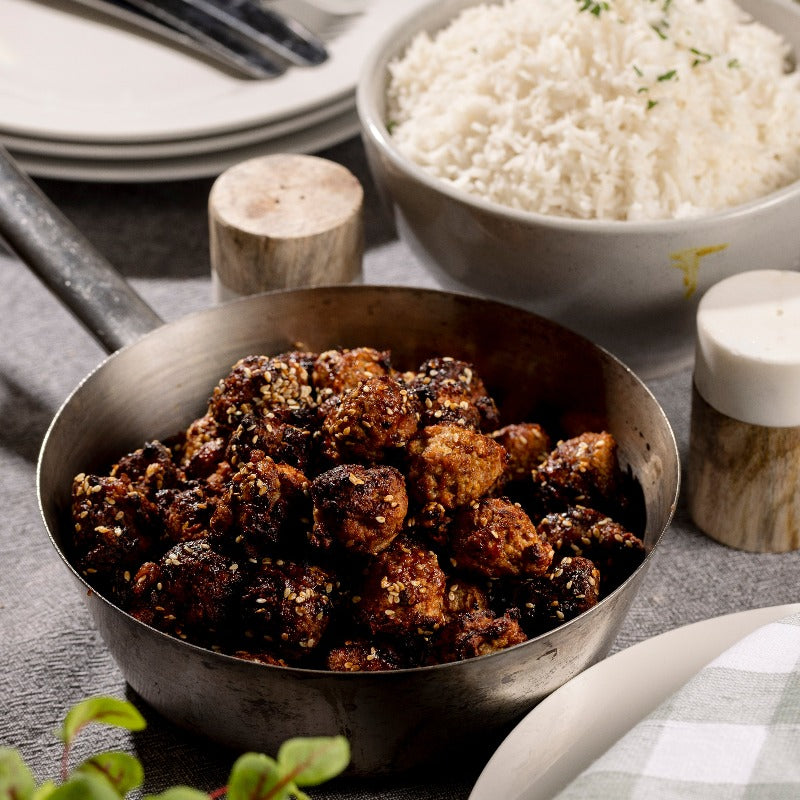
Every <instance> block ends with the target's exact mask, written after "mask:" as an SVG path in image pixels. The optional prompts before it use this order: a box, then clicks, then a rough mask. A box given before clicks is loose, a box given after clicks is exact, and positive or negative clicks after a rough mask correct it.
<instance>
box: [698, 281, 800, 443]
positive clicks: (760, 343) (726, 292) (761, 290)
mask: <svg viewBox="0 0 800 800" xmlns="http://www.w3.org/2000/svg"><path fill="white" fill-rule="evenodd" d="M694 381H695V386H696V387H697V391H698V392H699V393H700V395H701V396H702V397H703V398H704V399H705V400H706V402H707V403H708V404H709V405H711V406H713V407H714V408H715V409H716V410H717V411H719V412H720V413H722V414H724V415H726V416H728V417H732V418H733V419H737V420H740V421H741V422H747V423H750V424H752V425H763V426H767V427H794V426H796V425H800V272H795V271H781V270H757V271H753V272H744V273H741V274H739V275H734V276H732V277H730V278H726V279H725V280H723V281H720V282H719V283H718V284H716V285H714V286H712V287H711V289H709V290H708V291H707V292H706V294H705V295H704V296H703V298H702V300H701V301H700V305H699V307H698V310H697V348H696V353H695V375H694Z"/></svg>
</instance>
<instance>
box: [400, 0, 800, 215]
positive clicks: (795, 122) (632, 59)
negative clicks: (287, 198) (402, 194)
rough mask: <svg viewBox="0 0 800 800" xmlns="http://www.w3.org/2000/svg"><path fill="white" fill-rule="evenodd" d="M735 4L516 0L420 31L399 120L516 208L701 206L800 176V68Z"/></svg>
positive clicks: (457, 180) (670, 210) (404, 130)
mask: <svg viewBox="0 0 800 800" xmlns="http://www.w3.org/2000/svg"><path fill="white" fill-rule="evenodd" d="M788 55H789V49H788V46H787V45H786V43H785V42H784V41H783V40H782V39H781V37H780V36H779V35H778V34H777V33H775V32H773V31H771V30H769V29H767V28H766V27H764V26H763V25H761V24H759V23H756V22H754V21H753V20H752V19H751V18H750V17H749V16H748V15H747V14H745V12H744V11H743V10H741V9H740V8H739V7H738V6H737V5H735V3H734V2H732V0H607V2H600V3H595V2H592V0H505V2H501V3H498V4H496V5H490V4H486V5H479V6H475V7H472V8H469V9H466V10H465V11H463V12H462V13H461V14H460V15H459V16H458V17H457V18H456V19H455V20H454V21H453V22H452V23H451V24H450V25H449V26H448V27H446V28H445V29H443V30H441V31H440V32H438V33H437V34H435V35H433V36H429V35H426V34H422V35H419V36H417V37H416V38H415V39H414V40H413V42H412V43H411V45H410V46H409V48H408V49H407V51H406V52H405V53H404V54H403V56H402V57H401V58H399V59H397V60H396V61H394V62H393V63H392V64H391V65H390V82H389V88H388V114H387V120H388V124H389V127H390V130H391V132H392V136H393V138H394V140H395V141H396V143H397V145H398V147H399V148H400V149H401V150H402V151H403V152H404V153H405V154H406V155H407V156H408V157H409V158H410V159H412V160H413V161H414V162H416V163H418V164H419V165H421V166H422V167H423V168H424V169H425V170H427V171H429V172H430V173H432V174H433V175H436V176H438V177H439V178H442V179H444V180H446V181H449V182H452V184H453V185H455V186H458V187H460V188H461V189H464V190H465V191H467V192H470V193H473V194H476V195H479V196H481V197H483V198H486V199H489V200H493V201H495V202H497V203H500V204H503V205H506V206H511V207H512V208H517V209H523V210H528V211H535V212H541V213H544V214H554V215H560V216H569V217H577V218H582V219H592V218H599V219H619V220H648V219H664V218H673V217H675V218H679V217H690V216H699V215H702V214H706V213H709V212H712V211H716V210H720V209H724V208H727V207H730V206H733V205H737V204H739V203H743V202H746V201H748V200H752V199H755V198H758V197H760V196H762V195H764V194H767V193H769V192H770V191H773V190H775V189H778V188H780V187H783V186H786V185H788V184H789V183H792V182H793V181H796V180H798V179H799V178H800V72H798V71H796V70H790V69H789V67H788V66H787V65H788V63H789V61H788Z"/></svg>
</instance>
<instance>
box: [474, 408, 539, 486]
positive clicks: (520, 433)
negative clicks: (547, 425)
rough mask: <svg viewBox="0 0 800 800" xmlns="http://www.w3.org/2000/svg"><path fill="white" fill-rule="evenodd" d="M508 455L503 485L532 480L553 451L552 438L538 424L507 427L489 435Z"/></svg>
mask: <svg viewBox="0 0 800 800" xmlns="http://www.w3.org/2000/svg"><path fill="white" fill-rule="evenodd" d="M489 435H490V436H491V437H492V439H494V440H495V441H496V442H497V443H498V444H501V445H503V447H504V448H505V449H506V452H507V453H508V463H507V464H506V468H505V471H504V472H503V483H511V482H514V481H522V480H530V477H531V473H532V472H533V471H534V470H535V469H537V468H538V466H539V465H540V464H541V463H542V461H544V460H545V458H546V457H547V455H548V454H549V453H550V450H551V442H550V437H549V436H548V435H547V432H546V431H545V430H544V428H543V427H542V426H541V425H539V424H538V423H536V422H518V423H514V424H511V425H506V426H504V427H503V428H499V429H498V430H496V431H492V433H490V434H489Z"/></svg>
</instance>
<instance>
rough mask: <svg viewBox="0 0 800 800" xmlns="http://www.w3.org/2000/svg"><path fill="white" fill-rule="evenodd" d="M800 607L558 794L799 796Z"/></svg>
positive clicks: (710, 799)
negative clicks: (798, 612)
mask: <svg viewBox="0 0 800 800" xmlns="http://www.w3.org/2000/svg"><path fill="white" fill-rule="evenodd" d="M798 753H800V614H794V615H792V616H790V617H786V618H784V619H782V620H779V621H778V622H773V623H770V624H769V625H765V626H764V627H762V628H759V629H758V630H756V631H755V632H754V633H751V634H750V635H748V636H747V637H745V638H744V639H742V640H741V641H739V642H737V643H736V644H735V645H734V646H733V647H731V648H729V649H728V650H726V651H725V652H724V653H722V655H720V656H718V657H717V658H715V659H714V660H713V661H712V662H711V663H710V664H708V665H707V666H706V667H705V668H703V669H702V670H701V671H700V672H699V673H698V674H697V675H696V676H695V677H694V678H692V679H691V680H690V681H689V682H688V683H687V684H686V685H685V686H684V687H683V688H682V689H680V690H679V691H678V692H676V693H675V694H674V695H673V696H672V697H670V698H669V699H668V700H666V701H665V702H664V703H662V704H661V705H660V706H659V707H658V708H657V709H656V710H655V711H653V712H652V713H651V714H650V715H648V716H647V717H646V718H645V719H644V720H642V722H640V723H639V724H638V725H636V726H635V727H634V728H632V729H631V730H630V731H629V732H628V733H627V734H626V735H625V736H624V737H623V738H622V739H620V741H619V742H617V743H616V744H615V745H614V746H613V747H611V748H610V749H609V750H608V751H607V752H606V753H605V754H604V755H602V756H601V757H600V758H599V759H597V761H595V762H594V764H592V765H591V766H590V767H589V768H588V769H586V770H585V771H584V772H583V773H582V774H581V775H580V776H578V778H576V779H575V780H574V781H573V782H572V783H571V784H570V785H569V786H568V787H567V788H566V789H564V791H563V792H560V793H559V794H558V795H557V800H577V798H581V799H582V800H601V799H603V800H604V799H605V798H609V797H614V798H617V800H650V798H655V797H657V798H663V800H668V799H669V798H675V799H676V800H678V799H679V798H680V800H682V799H683V798H687V797H702V798H707V800H717V798H719V800H723V798H724V799H725V800H736V799H737V798H742V799H743V800H744V798H751V797H769V798H773V800H781V799H782V798H785V800H790V798H796V797H797V796H798V794H800V759H799V758H798Z"/></svg>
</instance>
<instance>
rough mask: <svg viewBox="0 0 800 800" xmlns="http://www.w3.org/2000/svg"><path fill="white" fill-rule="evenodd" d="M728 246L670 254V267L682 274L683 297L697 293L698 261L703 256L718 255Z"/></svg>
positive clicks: (717, 245)
mask: <svg viewBox="0 0 800 800" xmlns="http://www.w3.org/2000/svg"><path fill="white" fill-rule="evenodd" d="M727 246H728V244H727V243H725V244H712V245H708V246H707V247H689V248H687V249H686V250H677V251H675V252H674V253H670V254H669V257H670V259H671V260H672V266H673V267H676V268H677V269H679V270H680V271H681V272H682V273H683V285H684V286H685V287H686V291H685V293H684V296H685V297H686V298H689V297H691V296H692V295H693V294H694V293H695V292H696V291H697V275H698V273H699V272H700V261H701V259H702V258H703V257H704V256H708V255H711V254H712V253H719V252H720V250H724V249H725V248H726V247H727Z"/></svg>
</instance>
